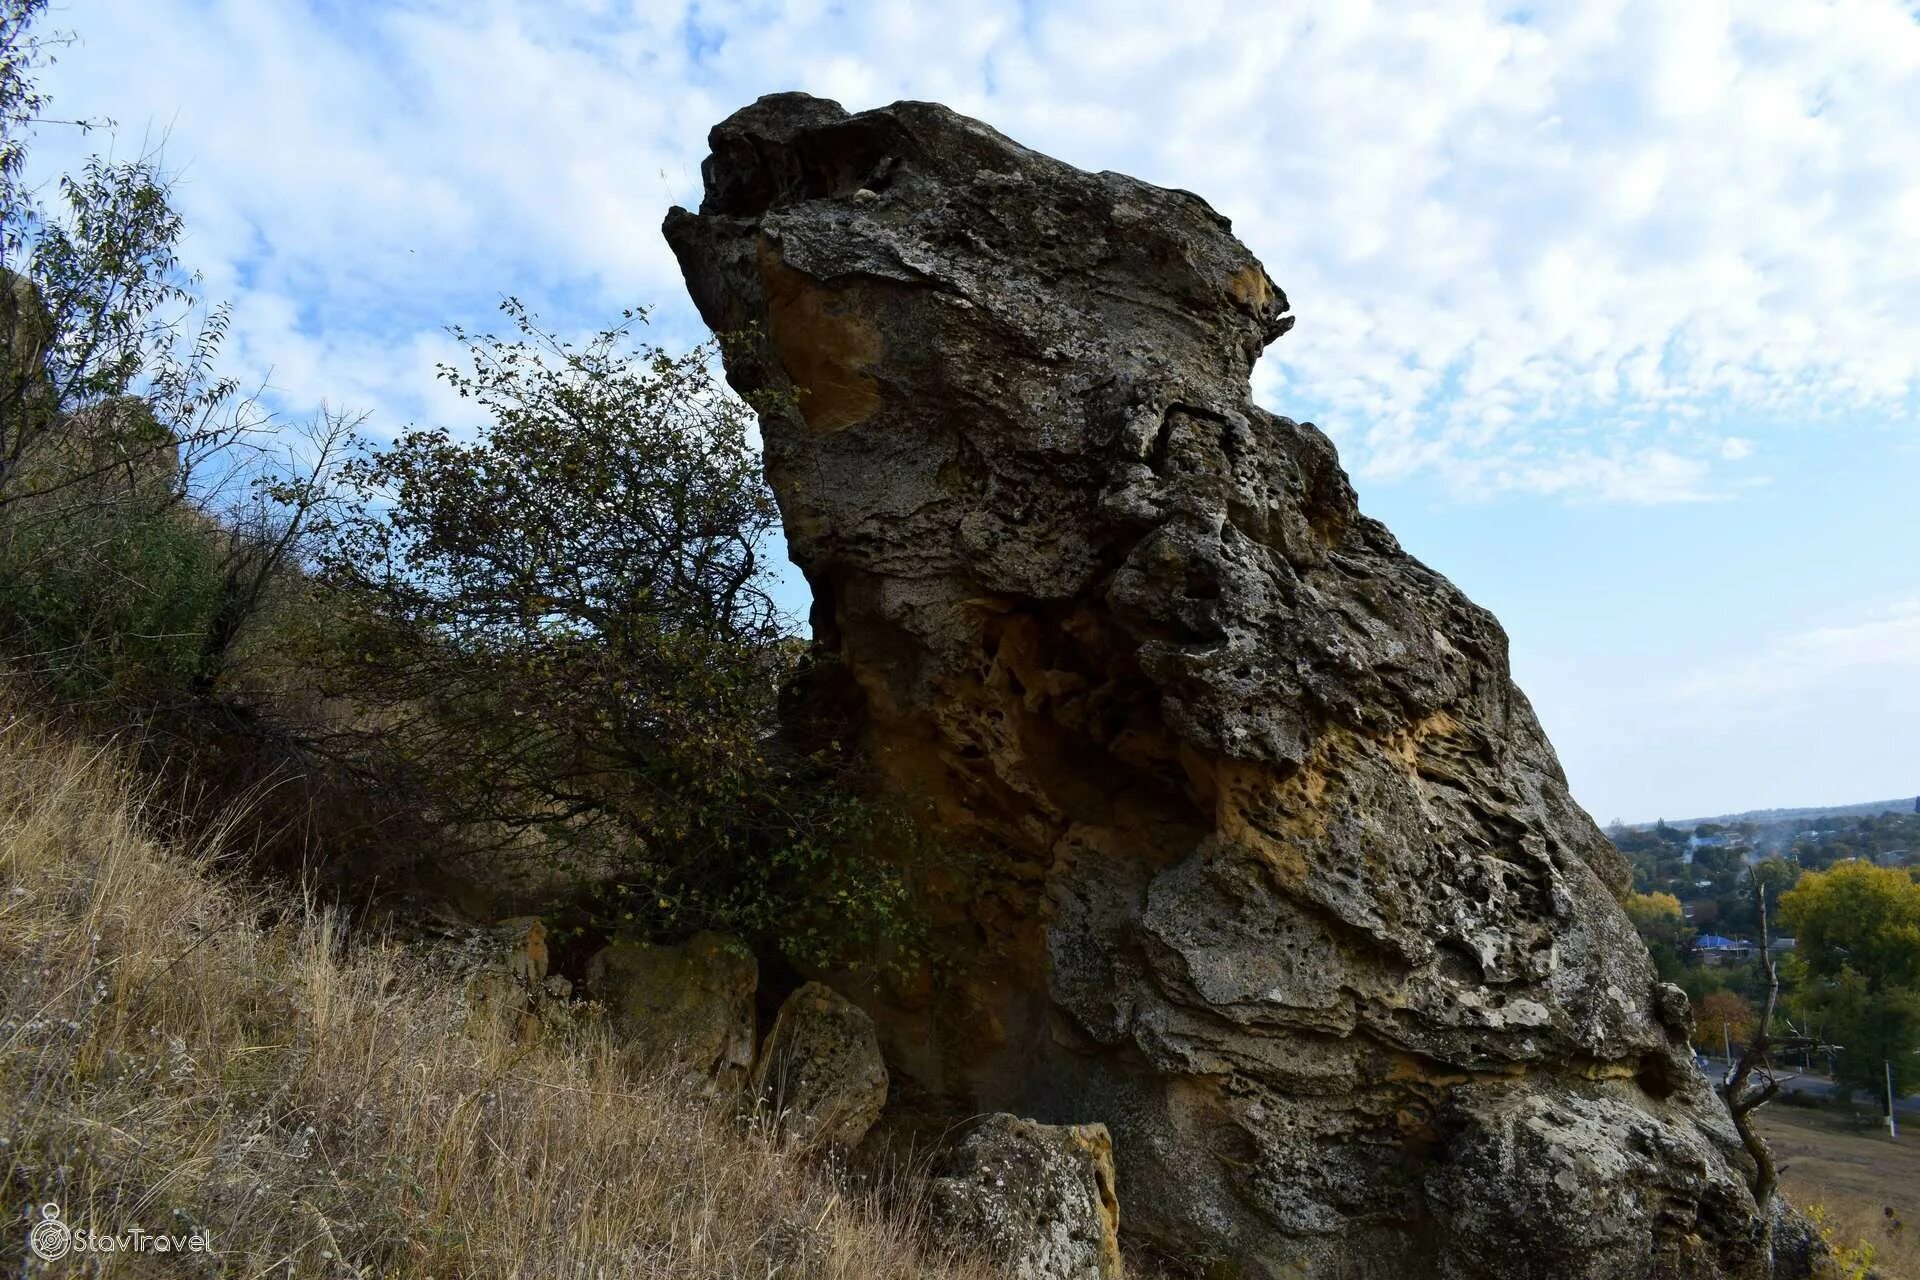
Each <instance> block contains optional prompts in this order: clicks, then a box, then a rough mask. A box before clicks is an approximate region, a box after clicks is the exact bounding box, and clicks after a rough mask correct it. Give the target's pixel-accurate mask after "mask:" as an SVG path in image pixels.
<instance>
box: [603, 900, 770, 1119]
mask: <svg viewBox="0 0 1920 1280" xmlns="http://www.w3.org/2000/svg"><path fill="white" fill-rule="evenodd" d="M586 978H587V981H586V985H587V992H588V994H589V995H591V996H592V997H593V998H594V999H595V1000H598V1001H599V1002H600V1003H601V1004H603V1005H605V1006H606V1009H607V1014H608V1017H609V1018H610V1019H611V1021H612V1023H613V1026H614V1029H615V1030H616V1031H617V1032H618V1033H619V1034H620V1035H621V1036H622V1037H624V1038H625V1039H626V1041H627V1043H628V1045H629V1047H630V1050H631V1051H632V1052H634V1053H635V1054H637V1055H639V1056H640V1057H642V1058H644V1059H646V1061H647V1062H648V1063H649V1065H651V1064H653V1063H655V1062H661V1061H666V1062H675V1063H679V1064H682V1065H684V1066H685V1067H687V1068H689V1069H690V1070H692V1071H694V1072H698V1073H703V1074H705V1075H708V1076H711V1077H712V1078H713V1079H714V1080H715V1081H716V1082H717V1083H719V1084H721V1085H722V1086H732V1087H737V1086H739V1085H741V1084H744V1083H745V1082H746V1078H747V1071H748V1069H749V1068H750V1067H751V1066H752V1063H753V993H754V988H755V987H756V986H758V985H759V980H760V971H759V966H758V965H756V964H755V963H754V959H753V953H752V952H750V951H748V950H747V948H746V946H745V945H744V944H742V943H740V942H738V941H736V940H735V939H733V938H727V937H723V936H721V935H719V934H715V933H696V934H694V935H693V937H691V938H688V939H687V940H686V941H685V942H682V943H679V944H677V945H674V946H656V945H653V944H651V943H646V942H616V943H613V944H612V945H610V946H608V947H606V948H604V949H602V950H601V951H600V952H599V953H598V954H597V955H595V956H594V957H593V959H592V960H590V961H588V962H587V975H586Z"/></svg>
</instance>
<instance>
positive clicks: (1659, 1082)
mask: <svg viewBox="0 0 1920 1280" xmlns="http://www.w3.org/2000/svg"><path fill="white" fill-rule="evenodd" d="M1633 1078H1634V1082H1635V1083H1637V1084H1638V1085H1639V1086H1640V1087H1641V1088H1642V1089H1644V1090H1646V1092H1647V1095H1648V1096H1649V1097H1653V1098H1670V1097H1672V1096H1673V1094H1674V1091H1675V1090H1677V1089H1678V1088H1679V1087H1680V1081H1679V1080H1678V1079H1676V1078H1675V1075H1674V1064H1673V1059H1672V1058H1670V1057H1668V1056H1667V1055H1666V1054H1663V1053H1648V1054H1643V1055H1641V1058H1640V1069H1639V1070H1638V1071H1637V1072H1635V1073H1634V1077H1633Z"/></svg>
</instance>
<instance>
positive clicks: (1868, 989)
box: [1780, 861, 1920, 1093]
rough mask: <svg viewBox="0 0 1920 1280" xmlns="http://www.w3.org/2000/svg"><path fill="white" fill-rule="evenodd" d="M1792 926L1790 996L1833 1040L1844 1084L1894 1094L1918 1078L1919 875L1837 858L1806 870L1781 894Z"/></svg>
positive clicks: (1785, 916) (1838, 1075)
mask: <svg viewBox="0 0 1920 1280" xmlns="http://www.w3.org/2000/svg"><path fill="white" fill-rule="evenodd" d="M1780 912H1781V917H1782V919H1783V921H1784V922H1785V923H1786V925H1787V926H1788V927H1789V928H1791V929H1792V930H1793V932H1794V936H1795V938H1796V940H1797V950H1796V952H1795V955H1794V960H1793V968H1794V970H1795V971H1796V974H1797V976H1798V977H1799V979H1800V983H1799V985H1800V989H1799V992H1798V997H1797V1004H1798V1006H1799V1008H1800V1010H1801V1012H1802V1014H1803V1016H1805V1017H1806V1019H1807V1020H1808V1022H1809V1023H1810V1024H1811V1025H1813V1026H1815V1027H1817V1028H1818V1029H1819V1031H1820V1035H1821V1037H1822V1038H1823V1039H1824V1040H1825V1041H1827V1042H1829V1043H1831V1044H1832V1045H1834V1046H1836V1050H1837V1051H1836V1053H1835V1055H1834V1074H1835V1078H1836V1079H1837V1080H1838V1081H1839V1083H1840V1084H1841V1085H1842V1087H1844V1088H1847V1089H1864V1090H1867V1091H1869V1092H1879V1091H1882V1090H1884V1086H1885V1079H1886V1073H1887V1072H1888V1071H1889V1070H1890V1071H1891V1073H1892V1076H1893V1082H1894V1090H1895V1092H1896V1093H1903V1092H1907V1091H1910V1090H1911V1089H1912V1088H1913V1087H1914V1085H1915V1084H1916V1083H1920V1060H1917V1059H1916V1058H1915V1056H1914V1050H1916V1049H1920V881H1916V879H1915V876H1914V874H1913V872H1911V871H1909V870H1906V869H1901V868H1893V867H1876V866H1874V865H1872V864H1871V863H1867V862H1861V861H1850V862H1843V863H1839V864H1837V865H1835V866H1834V867H1833V868H1832V869H1831V870H1829V871H1824V872H1822V871H1810V872H1808V873H1806V874H1805V875H1804V876H1802V877H1801V878H1800V880H1799V883H1798V884H1797V885H1796V886H1795V887H1794V888H1793V890H1792V891H1791V892H1789V893H1788V894H1786V896H1785V897H1783V898H1782V899H1781V901H1780Z"/></svg>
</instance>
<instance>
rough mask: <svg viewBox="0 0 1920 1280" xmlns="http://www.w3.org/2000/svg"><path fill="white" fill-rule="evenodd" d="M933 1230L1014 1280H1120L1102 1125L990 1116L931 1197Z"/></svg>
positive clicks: (1114, 1202)
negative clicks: (977, 1255)
mask: <svg viewBox="0 0 1920 1280" xmlns="http://www.w3.org/2000/svg"><path fill="white" fill-rule="evenodd" d="M928 1199H929V1203H930V1205H931V1212H932V1219H933V1224H934V1227H935V1229H936V1230H937V1231H938V1232H939V1234H940V1235H942V1236H943V1237H944V1238H945V1239H947V1240H948V1241H950V1242H952V1243H953V1244H955V1245H958V1246H961V1247H963V1248H965V1249H967V1250H969V1251H972V1252H977V1253H980V1254H984V1255H985V1256H986V1257H988V1258H989V1259H991V1260H992V1261H993V1262H994V1263H995V1264H996V1265H998V1266H1000V1267H1002V1268H1004V1269H1005V1270H1006V1272H1007V1274H1008V1275H1010V1276H1012V1277H1014V1280H1120V1276H1121V1275H1122V1274H1123V1268H1122V1266H1121V1262H1120V1236H1119V1214H1120V1209H1119V1201H1118V1198H1117V1196H1116V1194H1115V1190H1114V1178H1113V1141H1112V1139H1111V1138H1110V1137H1109V1136H1108V1135H1107V1130H1106V1126H1105V1125H1098V1124H1084V1125H1045V1124H1037V1123H1035V1122H1034V1121H1032V1120H1024V1119H1022V1118H1021V1117H1019V1116H1010V1115H1005V1114H1001V1115H992V1116H988V1117H987V1118H986V1119H985V1120H983V1121H981V1122H980V1124H979V1125H978V1126H976V1127H975V1128H974V1130H973V1132H971V1133H969V1134H968V1135H967V1136H966V1137H965V1138H964V1139H963V1140H962V1141H961V1142H960V1143H959V1144H958V1146H957V1147H956V1148H955V1149H954V1151H953V1152H952V1154H951V1155H950V1157H949V1160H948V1168H947V1169H946V1171H945V1172H944V1173H943V1174H942V1175H941V1176H940V1177H938V1178H936V1179H934V1180H933V1183H932V1185H931V1189H930V1191H929V1193H928Z"/></svg>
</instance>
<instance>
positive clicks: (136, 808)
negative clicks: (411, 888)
mask: <svg viewBox="0 0 1920 1280" xmlns="http://www.w3.org/2000/svg"><path fill="white" fill-rule="evenodd" d="M0 722H4V725H3V727H0V1006H3V1007H0V1111H4V1115H5V1120H4V1123H0V1133H4V1135H5V1137H4V1138H0V1214H4V1218H5V1221H6V1223H7V1226H6V1228H5V1230H4V1231H0V1269H4V1270H5V1271H6V1272H7V1273H8V1274H15V1275H20V1274H40V1272H39V1271H37V1270H35V1269H34V1265H35V1264H33V1263H32V1262H31V1260H30V1259H29V1256H28V1255H27V1254H26V1251H25V1245H26V1227H27V1223H28V1222H29V1220H30V1219H33V1218H36V1217H37V1216H38V1214H39V1206H41V1205H43V1204H47V1203H53V1204H57V1205H59V1206H60V1208H61V1212H62V1214H63V1217H64V1220H65V1221H66V1222H67V1223H68V1224H70V1225H71V1226H73V1227H74V1228H76V1229H80V1228H86V1229H90V1230H92V1231H93V1232H96V1233H102V1234H105V1233H113V1232H120V1231H125V1230H128V1229H131V1228H135V1227H138V1228H141V1229H144V1230H146V1231H149V1232H171V1233H179V1234H185V1233H186V1232H188V1231H189V1230H192V1229H195V1228H204V1229H205V1230H206V1231H207V1232H208V1233H210V1237H211V1244H212V1246H213V1249H214V1252H213V1253H212V1254H180V1255H175V1256H173V1257H169V1258H156V1257H154V1256H151V1255H144V1256H133V1255H121V1256H118V1257H115V1258H112V1259H102V1258H99V1257H95V1258H92V1259H89V1260H87V1263H86V1267H87V1268H99V1269H98V1270H97V1271H96V1270H89V1269H83V1270H76V1271H73V1273H74V1274H109V1275H148V1274H167V1275H182V1274H186V1275H223V1276H248V1277H253V1276H268V1275H273V1276H292V1275H298V1276H303V1277H305V1276H374V1275H378V1276H383V1277H384V1276H400V1277H428V1276H436V1277H442V1278H443V1280H444V1278H445V1277H451V1276H488V1277H493V1276H516V1277H520V1276H524V1277H575V1276H578V1277H587V1276H596V1277H597V1276H620V1277H668V1276H672V1277H693V1276H699V1277H735V1276H737V1277H747V1276H753V1277H757V1278H760V1280H764V1278H765V1277H769V1276H776V1275H777V1276H781V1277H789V1276H817V1277H840V1278H844V1280H861V1278H864V1277H880V1276H888V1277H894V1276H909V1275H911V1276H932V1277H941V1276H956V1277H957V1276H962V1275H979V1274H983V1273H979V1272H976V1271H971V1270H966V1269H964V1268H961V1267H958V1266H950V1265H947V1264H945V1263H942V1262H940V1261H938V1260H936V1259H931V1258H928V1257H925V1256H922V1254H921V1252H920V1250H919V1247H918V1246H917V1245H916V1243H915V1233H914V1231H913V1230H912V1225H913V1224H912V1223H911V1221H910V1220H909V1219H908V1215H907V1211H906V1210H903V1209H902V1208H901V1203H902V1198H901V1197H900V1196H899V1195H897V1194H884V1195H883V1194H882V1193H880V1192H862V1191H858V1190H856V1189H855V1188H854V1184H853V1183H852V1181H851V1180H850V1179H848V1178H846V1177H844V1176H843V1177H841V1178H839V1179H838V1180H837V1181H836V1180H835V1179H834V1178H833V1177H832V1176H831V1174H830V1172H829V1171H822V1170H817V1169H812V1168H808V1167H805V1166H803V1165H801V1164H800V1163H799V1162H798V1161H796V1160H794V1159H791V1158H789V1157H787V1156H786V1155H784V1154H783V1153H782V1152H780V1151H779V1150H777V1149H776V1148H775V1147H774V1146H773V1145H772V1144H770V1143H769V1142H767V1141H765V1140H763V1139H762V1138H761V1137H759V1136H757V1135H756V1134H755V1133H752V1132H743V1131H741V1129H740V1128H739V1127H737V1126H735V1125H733V1124H730V1123H729V1122H727V1121H726V1120H725V1118H724V1117H723V1116H721V1115H720V1114H718V1113H717V1112H716V1111H714V1110H712V1109H711V1108H708V1107H703V1106H701V1105H699V1104H697V1103H695V1102H693V1101H690V1100H689V1098H688V1097H686V1096H684V1095H683V1094H682V1093H681V1092H679V1091H678V1090H677V1089H676V1087H675V1086H674V1085H672V1084H671V1083H668V1082H665V1081H664V1080H663V1079H661V1078H659V1077H652V1078H646V1079H635V1078H633V1077H632V1074H631V1073H629V1072H623V1071H622V1069H621V1068H620V1066H619V1064H618V1057H617V1055H616V1053H615V1052H614V1049H613V1046H612V1045H611V1044H610V1043H609V1042H608V1040H607V1038H606V1036H605V1035H604V1033H603V1032H602V1031H601V1030H600V1029H599V1026H598V1024H597V1022H595V1021H594V1020H593V1019H591V1018H590V1017H586V1016H580V1017H567V1018H566V1019H564V1020H563V1021H564V1024H553V1025H548V1026H546V1027H545V1028H543V1029H542V1031H541V1032H540V1034H539V1035H537V1036H535V1037H533V1038H532V1042H531V1043H522V1041H523V1040H525V1039H526V1038H527V1037H525V1035H524V1033H523V1032H517V1031H516V1028H515V1027H513V1026H511V1025H509V1021H508V1019H506V1018H505V1017H502V1016H494V1015H490V1014H489V1013H488V1012H487V1011H486V1009H485V1007H484V1005H482V1006H481V1007H475V1005H474V1004H473V1003H472V1002H470V1001H469V1000H468V998H467V996H466V984H465V983H463V982H462V981H461V980H460V979H459V978H458V977H457V976H455V975H454V974H452V973H451V972H449V971H448V970H447V969H445V968H444V967H436V966H434V965H432V964H430V963H428V961H427V960H426V959H425V958H423V957H422V956H420V955H416V954H413V953H410V952H408V951H407V950H405V949H404V948H400V947H397V946H392V945H380V944H369V943H364V942H361V941H359V940H357V939H356V940H355V941H354V942H353V943H352V944H351V945H349V942H348V939H347V935H346V933H345V931H344V929H343V928H342V924H341V921H340V920H339V919H338V918H336V917H335V916H334V915H332V914H330V913H329V912H327V911H325V910H321V909H317V908H314V907H312V906H309V905H303V904H301V903H298V902H288V901H279V900H274V899H271V898H268V897H264V896H262V895H260V894H257V893H253V892H248V891H243V890H241V889H238V888H236V887H235V886H234V884H233V883H231V882H230V881H226V880H223V879H222V877H221V876H220V875H219V874H218V873H217V870H216V864H217V862H218V860H219V857H220V849H219V847H218V843H217V842H212V843H208V844H206V845H204V846H203V847H200V848H194V849H180V848H169V847H165V846H163V845H161V844H159V843H156V842H155V841H154V840H153V839H151V838H150V837H149V835H148V834H147V833H146V831H145V830H144V829H143V828H144V823H143V806H142V803H141V801H140V799H139V797H138V796H136V795H134V794H132V793H131V792H130V790H129V785H130V784H129V782H128V780H127V777H126V776H125V775H123V774H122V773H121V772H120V771H119V770H118V769H117V768H116V766H115V764H114V762H113V760H112V759H111V758H110V757H109V756H107V755H104V754H102V753H99V752H97V751H92V750H89V749H87V748H85V747H83V746H80V745H77V744H75V743H73V742H69V741H62V740H59V739H57V738H55V737H53V736H50V735H49V734H47V733H45V732H43V731H42V730H40V729H38V728H36V727H35V726H34V725H33V724H31V723H29V722H27V721H24V720H22V719H18V718H13V717H10V716H0ZM883 1199H884V1200H885V1201H886V1203H887V1204H888V1205H889V1206H891V1208H890V1210H883V1209H882V1207H881V1201H882V1200H883ZM889 1212H891V1214H892V1215H893V1216H889ZM74 1261H75V1260H74V1259H71V1258H70V1259H69V1260H68V1261H67V1262H65V1263H61V1264H59V1268H69V1269H71V1268H72V1267H73V1263H74ZM56 1269H58V1268H56Z"/></svg>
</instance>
